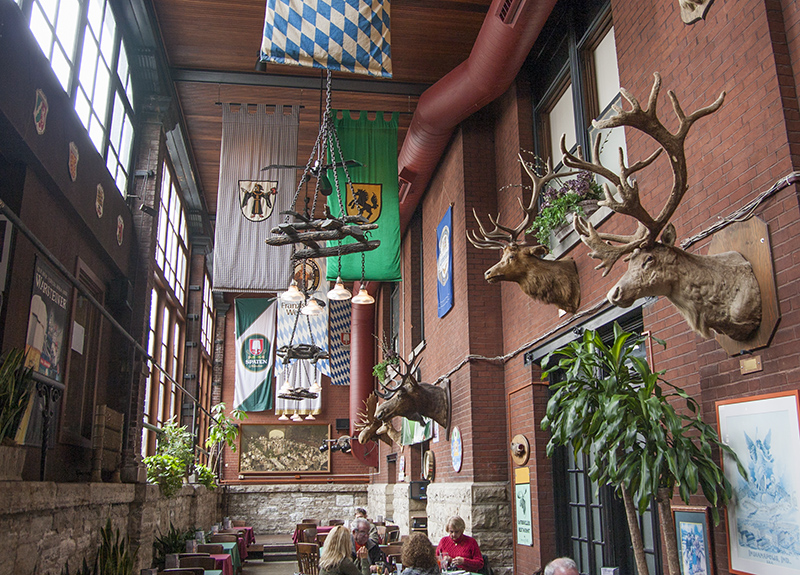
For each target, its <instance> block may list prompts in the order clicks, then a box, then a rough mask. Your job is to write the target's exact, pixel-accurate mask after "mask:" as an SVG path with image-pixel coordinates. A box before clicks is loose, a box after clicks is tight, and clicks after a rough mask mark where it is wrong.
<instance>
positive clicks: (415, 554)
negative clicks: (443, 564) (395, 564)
mask: <svg viewBox="0 0 800 575" xmlns="http://www.w3.org/2000/svg"><path fill="white" fill-rule="evenodd" d="M400 562H401V563H402V564H403V572H402V573H401V575H438V574H439V573H440V571H439V565H438V564H437V563H436V552H435V550H434V548H433V545H431V542H430V540H429V539H428V536H427V535H424V534H422V533H420V532H418V531H417V532H414V533H412V534H411V535H410V536H409V537H408V539H406V540H405V541H403V550H402V551H401V552H400Z"/></svg>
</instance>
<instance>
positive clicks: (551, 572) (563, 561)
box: [544, 557, 580, 575]
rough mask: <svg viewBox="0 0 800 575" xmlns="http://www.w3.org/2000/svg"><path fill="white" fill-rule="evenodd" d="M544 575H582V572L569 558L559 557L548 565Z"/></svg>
mask: <svg viewBox="0 0 800 575" xmlns="http://www.w3.org/2000/svg"><path fill="white" fill-rule="evenodd" d="M544 575H580V571H578V565H577V564H576V563H575V561H573V560H572V559H570V558H569V557H559V558H558V559H553V560H552V561H550V563H548V564H547V566H546V567H545V568H544Z"/></svg>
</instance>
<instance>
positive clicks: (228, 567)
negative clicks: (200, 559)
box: [211, 553, 235, 575]
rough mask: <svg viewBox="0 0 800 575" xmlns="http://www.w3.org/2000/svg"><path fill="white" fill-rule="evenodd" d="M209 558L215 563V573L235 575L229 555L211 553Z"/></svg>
mask: <svg viewBox="0 0 800 575" xmlns="http://www.w3.org/2000/svg"><path fill="white" fill-rule="evenodd" d="M211 556H212V557H213V558H214V559H215V560H216V562H217V571H219V573H220V575H235V573H234V571H233V558H232V557H231V555H230V553H212V554H211Z"/></svg>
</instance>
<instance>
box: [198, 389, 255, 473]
mask: <svg viewBox="0 0 800 575" xmlns="http://www.w3.org/2000/svg"><path fill="white" fill-rule="evenodd" d="M211 418H212V419H211V425H210V426H209V428H208V439H206V448H207V449H208V450H209V451H210V453H211V455H210V456H209V462H208V467H207V468H206V469H207V470H208V471H209V472H210V473H211V475H212V477H213V476H214V475H215V474H216V475H217V477H219V470H218V469H217V468H218V467H219V464H220V461H221V460H222V449H223V448H224V447H225V446H226V445H227V446H228V447H230V448H231V451H233V452H234V453H236V438H237V437H239V426H238V424H237V423H236V422H237V421H242V420H243V419H247V414H246V413H245V412H244V411H242V410H241V409H234V410H233V411H231V415H230V416H227V415H225V404H224V403H218V404H216V405H215V406H214V407H212V408H211ZM197 467H198V479H199V480H200V483H203V484H204V485H206V487H208V485H207V483H206V482H207V481H208V476H207V474H205V475H204V473H205V472H204V471H203V470H202V469H200V468H201V467H205V466H197ZM212 489H213V488H212Z"/></svg>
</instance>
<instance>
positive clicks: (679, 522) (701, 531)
mask: <svg viewBox="0 0 800 575" xmlns="http://www.w3.org/2000/svg"><path fill="white" fill-rule="evenodd" d="M672 518H673V520H674V521H675V536H676V537H677V539H678V557H679V558H680V562H681V575H713V573H714V558H713V557H712V555H711V531H710V529H709V526H710V523H709V521H708V518H709V513H708V507H686V506H679V505H674V506H673V507H672Z"/></svg>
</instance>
